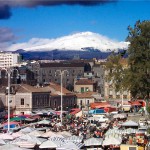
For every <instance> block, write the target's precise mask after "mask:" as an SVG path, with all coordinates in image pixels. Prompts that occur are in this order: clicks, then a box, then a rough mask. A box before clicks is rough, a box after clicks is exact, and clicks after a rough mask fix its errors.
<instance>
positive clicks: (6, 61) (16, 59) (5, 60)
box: [0, 52, 21, 68]
mask: <svg viewBox="0 0 150 150" xmlns="http://www.w3.org/2000/svg"><path fill="white" fill-rule="evenodd" d="M20 62H21V55H20V54H19V53H11V52H0V68H7V67H12V66H17V64H18V63H20Z"/></svg>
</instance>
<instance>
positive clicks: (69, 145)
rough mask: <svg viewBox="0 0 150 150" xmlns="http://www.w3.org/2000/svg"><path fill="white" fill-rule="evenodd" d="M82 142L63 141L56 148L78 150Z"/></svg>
mask: <svg viewBox="0 0 150 150" xmlns="http://www.w3.org/2000/svg"><path fill="white" fill-rule="evenodd" d="M83 146H84V144H82V143H78V142H67V143H64V144H63V145H62V146H60V147H57V148H56V150H80V149H81V147H83Z"/></svg>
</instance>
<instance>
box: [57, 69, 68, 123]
mask: <svg viewBox="0 0 150 150" xmlns="http://www.w3.org/2000/svg"><path fill="white" fill-rule="evenodd" d="M56 72H58V73H59V75H60V82H61V90H60V92H61V104H60V105H61V112H60V119H61V125H62V113H63V95H62V87H63V83H62V78H63V75H64V73H65V72H67V73H69V72H68V70H56Z"/></svg>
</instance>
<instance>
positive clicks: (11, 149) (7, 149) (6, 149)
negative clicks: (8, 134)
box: [0, 144, 23, 150]
mask: <svg viewBox="0 0 150 150" xmlns="http://www.w3.org/2000/svg"><path fill="white" fill-rule="evenodd" d="M0 149H1V150H23V149H22V148H20V147H18V146H16V145H13V144H6V145H3V146H0Z"/></svg>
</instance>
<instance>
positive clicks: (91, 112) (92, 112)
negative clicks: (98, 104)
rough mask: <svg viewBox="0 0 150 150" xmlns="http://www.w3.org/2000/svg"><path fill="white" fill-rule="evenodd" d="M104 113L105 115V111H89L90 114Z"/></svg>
mask: <svg viewBox="0 0 150 150" xmlns="http://www.w3.org/2000/svg"><path fill="white" fill-rule="evenodd" d="M103 113H105V111H104V109H94V110H90V111H89V114H103Z"/></svg>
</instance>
